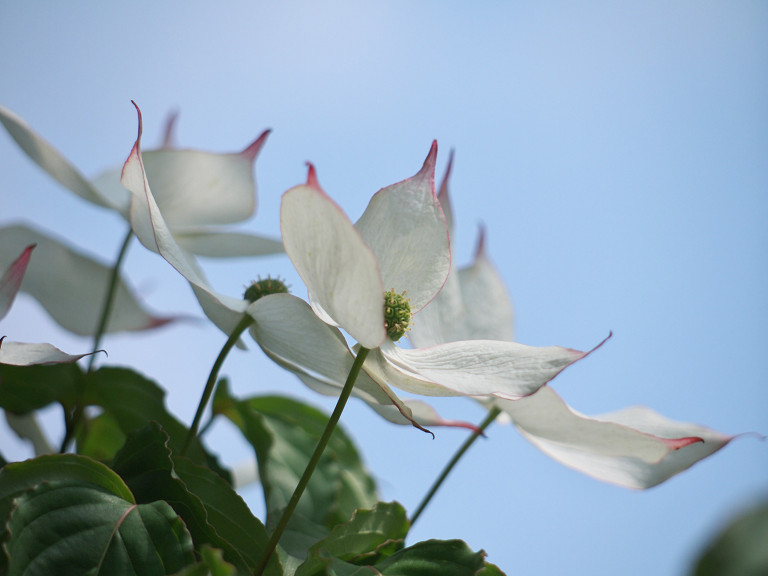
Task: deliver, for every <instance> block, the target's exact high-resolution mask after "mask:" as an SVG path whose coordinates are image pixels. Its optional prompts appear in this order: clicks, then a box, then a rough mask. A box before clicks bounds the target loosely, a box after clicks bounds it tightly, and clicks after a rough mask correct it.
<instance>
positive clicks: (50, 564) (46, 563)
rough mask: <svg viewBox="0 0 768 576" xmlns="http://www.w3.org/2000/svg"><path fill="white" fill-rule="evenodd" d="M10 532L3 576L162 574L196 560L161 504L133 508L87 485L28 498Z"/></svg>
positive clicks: (55, 486) (60, 486) (43, 490)
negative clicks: (6, 561) (6, 566)
mask: <svg viewBox="0 0 768 576" xmlns="http://www.w3.org/2000/svg"><path fill="white" fill-rule="evenodd" d="M8 531H9V534H10V537H9V539H8V541H7V542H6V543H5V549H6V552H7V554H8V557H9V558H10V561H9V565H8V575H9V576H17V575H18V576H21V575H24V576H34V575H37V574H40V575H41V576H48V575H50V574H57V575H64V576H66V575H69V574H71V575H73V576H75V575H78V576H79V575H81V574H92V575H97V574H98V575H101V574H104V575H110V576H122V575H125V576H129V575H131V576H133V575H136V576H155V575H157V576H161V575H165V574H172V573H174V572H176V571H178V570H180V569H181V568H183V567H184V566H185V565H187V564H189V563H190V562H193V561H194V553H193V551H192V540H191V538H190V536H189V533H188V532H187V531H186V529H185V528H184V523H183V522H182V521H181V520H180V519H179V517H178V516H177V515H176V513H175V512H174V511H173V509H172V508H171V507H170V506H168V505H167V504H166V503H165V502H154V503H152V504H143V505H136V504H133V503H132V502H129V501H126V500H124V499H122V498H120V497H119V496H116V495H114V494H112V493H111V492H108V491H106V490H104V489H102V488H99V487H97V486H94V485H90V484H71V483H62V482H54V483H44V484H40V485H39V486H37V487H36V488H34V489H32V490H30V491H28V492H26V493H25V494H23V495H22V496H21V497H19V498H18V499H17V500H16V508H15V509H14V511H13V513H12V515H11V519H10V522H9V523H8Z"/></svg>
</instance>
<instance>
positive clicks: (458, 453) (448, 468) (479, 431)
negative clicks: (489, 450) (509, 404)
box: [411, 406, 501, 526]
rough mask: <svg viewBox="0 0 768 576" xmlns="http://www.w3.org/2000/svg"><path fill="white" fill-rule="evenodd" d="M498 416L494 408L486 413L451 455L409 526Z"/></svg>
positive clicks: (497, 410) (498, 411)
mask: <svg viewBox="0 0 768 576" xmlns="http://www.w3.org/2000/svg"><path fill="white" fill-rule="evenodd" d="M499 414H501V410H499V409H498V408H496V407H495V406H494V407H493V408H491V410H490V411H489V412H488V415H487V416H486V417H485V419H484V420H483V421H482V422H481V423H480V425H479V426H478V427H477V430H475V431H474V432H472V434H470V435H469V438H467V439H466V440H465V441H464V444H462V445H461V447H460V448H459V449H458V450H457V451H456V453H455V454H454V455H453V458H451V459H450V460H449V461H448V463H447V464H446V465H445V468H443V471H442V472H441V473H440V476H438V477H437V479H436V480H435V482H434V483H433V484H432V487H431V488H430V489H429V492H427V494H426V495H425V496H424V498H423V499H422V501H421V504H419V507H418V508H416V511H415V512H414V513H413V516H411V526H413V525H414V524H415V523H416V520H418V519H419V516H421V513H422V512H424V509H425V508H426V507H427V504H429V502H430V501H431V500H432V497H433V496H434V495H435V494H436V493H437V491H438V489H439V488H440V486H442V484H443V482H444V481H445V479H446V478H447V477H448V474H450V473H451V471H452V470H453V468H454V467H455V466H456V464H458V462H459V460H460V459H461V457H462V456H464V453H465V452H466V451H467V450H469V448H470V446H472V444H474V442H475V440H477V439H478V438H479V437H480V436H481V435H482V434H483V432H485V430H486V428H488V426H490V425H491V424H492V423H493V421H494V420H496V418H497V417H498V416H499Z"/></svg>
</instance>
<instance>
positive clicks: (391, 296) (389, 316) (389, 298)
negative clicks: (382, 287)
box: [384, 288, 411, 342]
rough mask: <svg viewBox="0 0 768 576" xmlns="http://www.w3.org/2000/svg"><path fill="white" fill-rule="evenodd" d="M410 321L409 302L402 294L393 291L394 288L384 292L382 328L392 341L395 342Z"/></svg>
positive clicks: (406, 328)
mask: <svg viewBox="0 0 768 576" xmlns="http://www.w3.org/2000/svg"><path fill="white" fill-rule="evenodd" d="M410 323H411V304H410V303H409V302H408V299H407V298H406V297H405V292H403V293H402V294H397V293H395V290H394V288H393V289H392V290H389V291H387V292H385V293H384V328H386V329H387V335H388V336H389V338H390V339H391V340H392V341H393V342H397V341H398V340H400V338H402V337H403V335H404V334H405V333H406V331H407V330H408V326H409V325H410Z"/></svg>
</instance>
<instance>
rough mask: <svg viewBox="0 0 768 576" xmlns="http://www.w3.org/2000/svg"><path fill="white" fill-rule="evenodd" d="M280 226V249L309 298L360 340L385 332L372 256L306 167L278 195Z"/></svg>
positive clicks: (367, 342) (369, 341)
mask: <svg viewBox="0 0 768 576" xmlns="http://www.w3.org/2000/svg"><path fill="white" fill-rule="evenodd" d="M280 227H281V230H282V235H283V245H284V246H285V252H286V253H287V254H288V256H289V257H290V259H291V261H292V262H293V265H294V267H295V268H296V270H297V271H298V273H299V275H300V276H301V279H302V280H303V281H304V284H306V286H307V289H308V290H309V292H310V294H312V297H313V298H314V299H315V300H316V301H317V302H318V303H319V305H320V306H321V307H322V308H323V310H325V312H327V314H328V315H329V316H330V317H331V318H333V319H334V320H335V322H336V323H337V324H338V325H339V326H341V327H342V328H344V330H346V331H347V332H348V333H349V334H350V335H351V336H352V337H353V338H354V339H355V340H357V341H358V342H359V343H360V344H361V345H363V346H365V347H366V348H375V347H376V346H378V345H379V343H381V341H382V340H383V339H384V337H385V335H386V332H385V329H384V285H383V284H382V282H381V276H380V274H379V270H378V266H377V263H376V258H375V256H374V255H373V253H372V252H371V250H370V249H369V248H368V246H366V244H365V242H364V241H363V239H362V237H361V236H360V234H359V233H358V232H357V230H356V229H355V227H354V226H353V225H352V223H351V222H350V221H349V219H348V218H347V216H346V215H345V214H344V212H343V211H342V210H341V208H339V206H338V205H336V203H335V202H333V200H331V199H330V198H329V197H328V196H327V195H326V194H325V192H323V190H322V189H321V188H320V186H319V184H318V183H317V179H316V178H315V176H314V170H313V169H312V168H311V167H310V175H309V178H308V181H307V184H306V185H301V186H296V187H295V188H291V189H290V190H288V191H287V192H286V193H285V194H283V201H282V205H281V209H280Z"/></svg>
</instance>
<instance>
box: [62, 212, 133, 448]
mask: <svg viewBox="0 0 768 576" xmlns="http://www.w3.org/2000/svg"><path fill="white" fill-rule="evenodd" d="M131 238H133V229H132V228H130V227H128V233H127V234H126V235H125V239H124V240H123V244H122V245H121V246H120V252H118V253H117V259H116V260H115V264H114V265H113V266H112V271H111V273H110V275H109V283H108V284H107V293H106V294H105V295H104V302H103V304H102V306H101V315H100V316H99V323H98V325H97V326H96V332H95V333H94V335H93V353H92V354H91V355H90V356H89V357H88V367H87V368H86V371H85V373H86V375H88V374H90V373H91V371H92V370H93V363H94V362H95V361H96V353H97V352H98V351H99V346H100V345H101V338H102V337H103V336H104V332H106V330H107V323H108V322H109V317H110V315H111V313H112V307H113V306H114V304H115V294H116V293H117V281H118V279H119V278H120V266H122V264H123V260H124V259H125V255H126V254H127V252H128V246H129V245H130V243H131ZM82 418H83V405H82V403H81V402H76V403H75V407H74V409H73V410H72V413H71V415H70V414H69V413H68V412H66V411H65V413H64V424H65V427H66V432H65V433H64V439H63V440H62V441H61V448H60V450H59V451H60V452H62V453H63V452H66V451H67V447H68V446H69V444H70V442H71V441H72V438H73V436H74V434H75V431H76V430H77V427H78V425H79V424H80V420H82Z"/></svg>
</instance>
